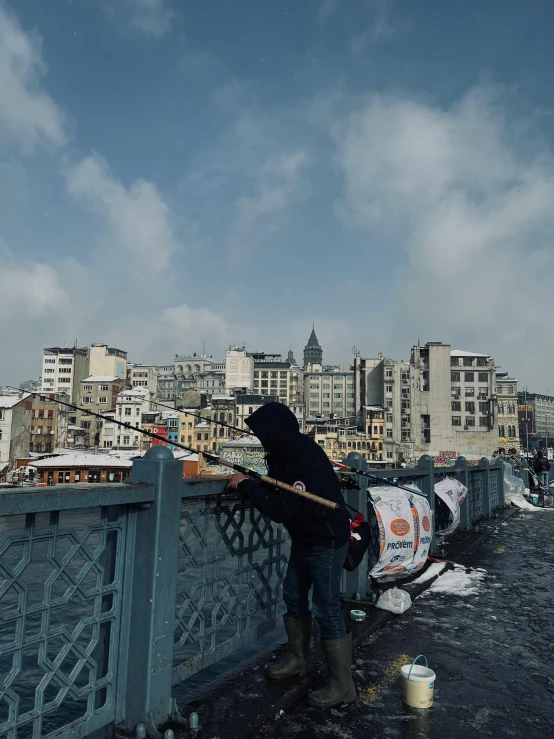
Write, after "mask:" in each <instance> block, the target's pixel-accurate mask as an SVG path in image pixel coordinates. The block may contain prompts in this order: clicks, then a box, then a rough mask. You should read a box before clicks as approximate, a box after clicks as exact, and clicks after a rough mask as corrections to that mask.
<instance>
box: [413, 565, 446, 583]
mask: <svg viewBox="0 0 554 739" xmlns="http://www.w3.org/2000/svg"><path fill="white" fill-rule="evenodd" d="M445 567H446V563H445V562H434V563H433V564H432V565H430V566H429V567H428V568H427V569H426V570H425V572H424V573H423V574H422V575H420V576H419V577H418V578H417V579H416V580H412V582H411V583H410V585H421V583H424V582H427V581H428V580H432V579H433V578H434V577H436V576H437V575H440V573H441V572H442V571H443V570H444V568H445Z"/></svg>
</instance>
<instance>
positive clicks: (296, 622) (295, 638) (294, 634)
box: [265, 614, 312, 680]
mask: <svg viewBox="0 0 554 739" xmlns="http://www.w3.org/2000/svg"><path fill="white" fill-rule="evenodd" d="M284 622H285V629H286V631H287V637H288V644H287V652H286V654H285V657H284V659H283V660H282V661H281V662H279V664H277V665H267V667H266V669H265V671H266V675H267V676H268V677H269V678H270V679H271V680H283V679H284V678H286V677H292V676H293V675H306V674H308V673H310V672H311V666H310V637H311V634H312V616H311V614H310V615H309V616H304V617H303V618H293V617H292V616H285V617H284Z"/></svg>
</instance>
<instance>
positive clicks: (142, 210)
mask: <svg viewBox="0 0 554 739" xmlns="http://www.w3.org/2000/svg"><path fill="white" fill-rule="evenodd" d="M65 176H66V182H67V189H68V192H69V194H70V195H71V197H72V198H74V199H75V200H76V201H79V202H83V203H84V204H85V205H87V206H88V207H89V208H91V209H92V210H93V211H94V212H95V213H98V214H99V215H100V216H102V218H103V220H104V222H105V225H106V227H107V229H108V239H109V245H110V246H113V247H115V248H116V249H117V250H119V251H120V252H121V253H122V254H124V255H126V256H127V257H129V259H130V262H129V267H130V271H131V272H133V273H134V276H135V277H142V278H143V279H148V278H150V277H151V276H153V275H160V274H162V273H163V272H165V270H166V269H167V268H168V266H169V263H170V260H171V258H172V256H173V255H174V254H175V252H176V251H177V250H178V249H179V248H180V246H181V245H180V244H179V242H178V240H177V237H176V236H175V233H174V230H173V226H172V214H171V211H170V208H169V206H168V204H167V203H166V202H165V200H164V199H163V198H162V196H161V195H160V194H159V192H158V190H157V188H156V186H155V185H154V184H153V183H152V182H148V181H147V180H142V179H140V180H135V182H133V183H132V184H131V186H130V188H129V189H127V188H125V186H124V185H123V184H122V183H121V182H120V181H119V180H117V179H116V178H115V177H114V176H113V174H112V173H111V171H110V169H109V167H108V164H107V162H106V161H105V160H104V159H102V158H101V157H99V156H98V155H93V156H89V157H86V158H84V159H82V160H81V161H80V162H78V163H77V164H74V165H70V166H68V167H67V168H66V171H65Z"/></svg>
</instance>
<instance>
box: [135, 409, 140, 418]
mask: <svg viewBox="0 0 554 739" xmlns="http://www.w3.org/2000/svg"><path fill="white" fill-rule="evenodd" d="M135 416H140V408H137V409H136V411H135Z"/></svg>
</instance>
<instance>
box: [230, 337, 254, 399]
mask: <svg viewBox="0 0 554 739" xmlns="http://www.w3.org/2000/svg"><path fill="white" fill-rule="evenodd" d="M253 388H254V358H253V357H252V356H251V355H250V354H248V352H247V351H246V349H245V348H244V347H241V348H238V347H234V348H232V349H229V350H228V351H227V353H226V355H225V392H226V393H229V394H235V393H247V392H251V391H252V389H253Z"/></svg>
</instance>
